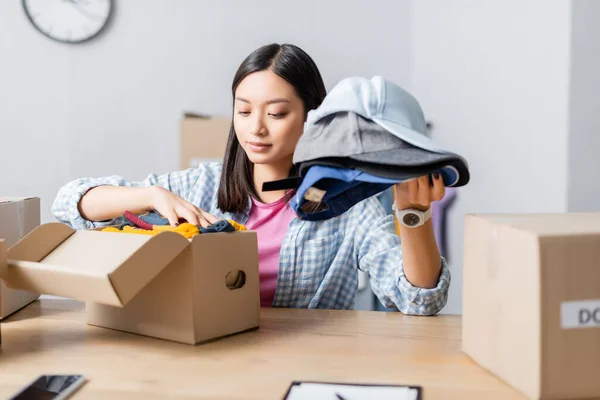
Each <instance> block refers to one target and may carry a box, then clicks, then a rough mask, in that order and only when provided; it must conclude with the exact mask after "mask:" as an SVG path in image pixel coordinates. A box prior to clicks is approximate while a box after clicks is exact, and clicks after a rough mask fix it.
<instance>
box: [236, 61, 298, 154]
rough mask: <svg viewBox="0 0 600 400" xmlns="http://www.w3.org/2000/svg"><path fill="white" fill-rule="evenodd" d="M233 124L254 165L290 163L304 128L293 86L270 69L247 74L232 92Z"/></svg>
mask: <svg viewBox="0 0 600 400" xmlns="http://www.w3.org/2000/svg"><path fill="white" fill-rule="evenodd" d="M233 125H234V128H235V132H236V135H237V138H238V141H239V142H240V144H241V145H242V148H243V149H244V151H245V152H246V154H247V155H248V158H249V159H250V161H252V162H253V163H254V164H281V163H284V164H290V165H291V161H292V157H293V154H294V149H295V148H296V144H297V143H298V139H300V135H302V131H303V128H304V105H303V103H302V99H300V97H299V96H298V95H297V94H296V91H295V90H294V87H293V86H292V85H290V84H289V83H288V82H287V81H286V80H285V79H283V78H281V77H279V76H278V75H276V74H275V73H273V72H272V71H270V70H264V71H259V72H254V73H252V74H249V75H248V76H246V77H245V78H244V79H243V80H242V81H241V82H240V83H239V85H238V87H237V89H236V91H235V105H234V117H233Z"/></svg>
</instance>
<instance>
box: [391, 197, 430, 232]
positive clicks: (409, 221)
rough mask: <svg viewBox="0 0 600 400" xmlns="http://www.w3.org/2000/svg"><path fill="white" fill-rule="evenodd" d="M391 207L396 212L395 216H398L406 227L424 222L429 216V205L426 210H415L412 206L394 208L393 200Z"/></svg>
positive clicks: (412, 226)
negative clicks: (404, 208) (401, 208)
mask: <svg viewBox="0 0 600 400" xmlns="http://www.w3.org/2000/svg"><path fill="white" fill-rule="evenodd" d="M392 208H393V209H394V211H395V212H396V218H398V221H400V223H401V224H402V225H404V226H406V227H407V228H416V227H419V226H421V225H423V224H425V222H427V220H428V219H429V218H431V207H429V208H428V209H427V211H419V210H415V209H414V208H408V209H406V210H398V208H396V203H395V202H394V205H393V206H392Z"/></svg>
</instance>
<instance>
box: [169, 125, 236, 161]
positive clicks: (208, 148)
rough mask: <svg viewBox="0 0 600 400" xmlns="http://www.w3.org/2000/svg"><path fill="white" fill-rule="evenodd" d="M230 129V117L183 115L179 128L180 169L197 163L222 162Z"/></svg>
mask: <svg viewBox="0 0 600 400" xmlns="http://www.w3.org/2000/svg"><path fill="white" fill-rule="evenodd" d="M230 128H231V117H207V116H203V115H200V114H193V113H185V114H184V116H183V119H182V120H181V127H180V150H181V155H180V157H181V159H180V163H181V164H180V165H181V169H187V168H196V167H197V166H198V164H199V163H201V162H207V161H222V160H223V156H224V155H225V148H226V147H227V139H228V137H229V130H230Z"/></svg>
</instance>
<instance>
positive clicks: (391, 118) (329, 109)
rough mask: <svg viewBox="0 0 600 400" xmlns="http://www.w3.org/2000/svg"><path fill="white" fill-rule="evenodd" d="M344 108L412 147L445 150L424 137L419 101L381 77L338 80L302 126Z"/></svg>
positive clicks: (423, 122)
mask: <svg viewBox="0 0 600 400" xmlns="http://www.w3.org/2000/svg"><path fill="white" fill-rule="evenodd" d="M346 111H351V112H354V113H356V114H358V115H360V116H362V117H364V118H366V119H368V120H371V121H373V122H375V123H376V124H378V125H379V126H381V127H382V128H384V129H385V130H386V131H388V132H389V133H390V134H392V135H394V136H396V137H397V138H399V139H401V140H404V141H405V142H407V143H410V144H412V145H413V146H415V147H419V148H422V149H425V150H429V151H431V152H436V153H446V152H447V151H446V150H445V149H443V148H441V147H440V146H439V145H438V144H437V143H435V142H434V141H433V140H431V139H430V138H428V137H427V136H426V131H427V128H426V123H425V117H424V115H423V110H422V109H421V106H420V105H419V102H418V101H417V100H416V99H415V98H414V97H413V96H412V95H411V94H410V93H408V92H407V91H406V90H404V89H402V88H401V87H400V86H398V85H396V84H395V83H393V82H391V81H389V80H387V79H384V78H383V77H381V76H374V77H372V78H371V79H367V78H364V77H349V78H345V79H343V80H341V81H340V82H339V83H338V84H337V85H335V87H334V88H333V89H331V91H330V92H329V93H328V94H327V96H326V97H325V99H324V100H323V102H322V103H321V105H320V106H319V107H318V108H317V109H315V110H311V111H310V112H309V113H308V115H307V120H306V124H305V129H306V128H310V126H311V125H313V124H315V123H316V122H317V121H319V120H321V119H322V118H324V117H327V116H329V115H332V114H335V113H338V112H346Z"/></svg>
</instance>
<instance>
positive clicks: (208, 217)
mask: <svg viewBox="0 0 600 400" xmlns="http://www.w3.org/2000/svg"><path fill="white" fill-rule="evenodd" d="M200 213H201V214H202V216H203V217H204V219H206V220H207V221H208V222H209V223H210V224H214V223H215V222H217V221H218V220H219V218H217V217H215V216H214V215H212V214H210V213H207V212H206V211H203V210H200Z"/></svg>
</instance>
